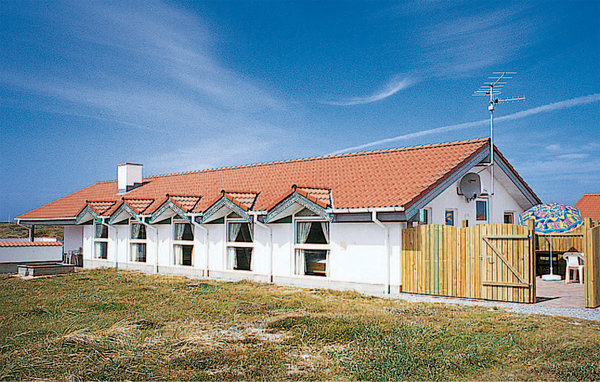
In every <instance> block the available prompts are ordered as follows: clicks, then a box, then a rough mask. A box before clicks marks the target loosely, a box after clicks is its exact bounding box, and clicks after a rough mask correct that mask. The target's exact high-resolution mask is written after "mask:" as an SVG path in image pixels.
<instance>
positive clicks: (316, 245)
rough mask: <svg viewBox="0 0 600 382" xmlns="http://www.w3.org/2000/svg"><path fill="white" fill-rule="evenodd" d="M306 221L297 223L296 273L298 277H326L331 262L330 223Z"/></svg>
mask: <svg viewBox="0 0 600 382" xmlns="http://www.w3.org/2000/svg"><path fill="white" fill-rule="evenodd" d="M304 219H306V218H304ZM304 219H302V220H296V223H295V224H296V227H295V228H296V234H295V236H296V238H295V253H296V258H295V272H296V274H297V275H307V276H322V277H325V276H327V273H328V267H327V263H328V261H329V259H328V257H329V222H328V221H322V220H312V219H310V218H308V219H310V220H304Z"/></svg>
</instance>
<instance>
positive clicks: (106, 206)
mask: <svg viewBox="0 0 600 382" xmlns="http://www.w3.org/2000/svg"><path fill="white" fill-rule="evenodd" d="M87 204H88V205H89V206H90V208H91V209H93V210H94V211H95V212H96V213H97V214H98V215H100V216H105V215H104V214H105V213H107V212H108V211H109V210H110V209H111V207H113V206H114V205H115V204H117V201H116V200H110V201H101V200H97V201H88V203H87Z"/></svg>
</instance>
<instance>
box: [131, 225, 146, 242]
mask: <svg viewBox="0 0 600 382" xmlns="http://www.w3.org/2000/svg"><path fill="white" fill-rule="evenodd" d="M131 238H132V239H139V240H145V239H146V226H145V225H143V224H140V223H131Z"/></svg>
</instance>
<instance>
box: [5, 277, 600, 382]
mask: <svg viewBox="0 0 600 382" xmlns="http://www.w3.org/2000/svg"><path fill="white" fill-rule="evenodd" d="M0 378H2V379H10V380H14V379H29V380H30V379H58V380H82V379H83V380H90V379H101V380H148V379H171V380H173V379H175V380H190V379H193V380H196V379H202V380H205V379H208V380H223V379H225V380H231V379H244V380H246V379H252V380H256V379H267V380H274V379H277V380H279V379H286V380H300V379H301V380H323V379H328V380H332V379H333V380H357V379H360V380H390V379H409V380H424V379H426V380H439V379H453V380H454V379H457V380H465V379H469V380H481V379H486V380H515V379H516V380H531V379H545V380H599V379H600V324H599V323H597V322H589V321H584V320H578V319H571V318H559V317H545V316H527V315H518V314H515V313H507V312H505V311H502V310H497V309H490V308H487V307H485V308H484V307H467V306H454V305H442V304H425V303H408V302H404V301H397V300H387V299H381V298H376V297H368V296H363V295H360V294H357V293H353V292H334V291H327V290H308V289H299V288H291V287H282V286H274V285H267V284H255V283H250V282H237V283H227V282H217V281H201V280H190V279H186V278H182V277H168V276H152V275H141V274H138V273H131V272H125V271H115V270H94V271H82V272H77V273H75V274H71V275H61V276H55V277H49V278H38V279H33V280H21V279H18V278H15V277H8V276H0Z"/></svg>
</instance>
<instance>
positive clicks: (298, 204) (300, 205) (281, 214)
mask: <svg viewBox="0 0 600 382" xmlns="http://www.w3.org/2000/svg"><path fill="white" fill-rule="evenodd" d="M304 208H306V209H308V210H309V211H312V212H313V213H314V214H315V215H317V216H320V217H322V218H323V219H325V220H328V221H332V220H333V216H332V215H330V214H329V213H328V212H327V210H326V209H325V208H323V207H322V206H320V205H319V204H318V203H316V202H314V201H312V200H310V199H309V198H307V197H306V196H304V195H302V194H301V193H299V192H298V191H297V190H294V191H293V192H292V193H291V194H290V195H288V196H287V197H285V198H284V199H283V200H282V201H280V202H279V203H277V204H276V205H275V206H274V207H273V208H271V209H270V210H269V212H267V216H266V217H265V219H264V222H265V223H270V222H273V221H276V220H279V219H283V218H285V217H287V216H290V215H293V214H295V213H297V212H299V211H300V210H302V209H304Z"/></svg>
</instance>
